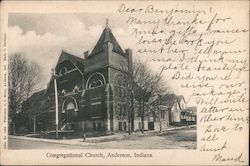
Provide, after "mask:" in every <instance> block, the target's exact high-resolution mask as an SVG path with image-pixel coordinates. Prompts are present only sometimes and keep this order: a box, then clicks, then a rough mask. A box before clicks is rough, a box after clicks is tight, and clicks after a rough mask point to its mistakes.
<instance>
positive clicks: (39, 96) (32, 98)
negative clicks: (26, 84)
mask: <svg viewBox="0 0 250 166" xmlns="http://www.w3.org/2000/svg"><path fill="white" fill-rule="evenodd" d="M44 93H45V89H43V90H41V91H38V92H35V93H33V95H31V96H30V97H29V98H28V100H29V102H36V101H41V100H42V99H44Z"/></svg>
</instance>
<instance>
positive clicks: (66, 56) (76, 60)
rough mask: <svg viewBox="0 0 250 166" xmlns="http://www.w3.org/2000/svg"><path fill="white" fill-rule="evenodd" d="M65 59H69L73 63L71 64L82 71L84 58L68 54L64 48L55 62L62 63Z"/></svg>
mask: <svg viewBox="0 0 250 166" xmlns="http://www.w3.org/2000/svg"><path fill="white" fill-rule="evenodd" d="M66 60H69V61H71V62H72V63H73V65H75V66H76V67H77V68H78V69H79V70H80V71H81V72H82V73H83V72H84V59H82V58H80V57H78V56H75V55H72V54H69V53H67V52H65V51H64V50H62V53H61V56H60V58H59V60H58V62H57V64H59V63H62V62H64V61H66Z"/></svg>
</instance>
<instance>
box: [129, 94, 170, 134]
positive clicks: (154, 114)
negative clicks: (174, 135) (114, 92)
mask: <svg viewBox="0 0 250 166" xmlns="http://www.w3.org/2000/svg"><path fill="white" fill-rule="evenodd" d="M160 101H161V98H160V96H153V97H151V98H150V99H149V101H148V102H147V103H146V108H145V110H144V112H145V117H144V130H156V131H161V130H164V129H166V128H168V127H169V113H168V111H169V110H168V108H167V107H166V106H164V105H162V104H161V103H160ZM135 104H136V105H135V109H136V111H135V113H136V115H135V119H134V130H135V131H136V130H141V129H142V120H141V116H140V115H139V113H140V112H139V111H138V108H139V106H138V103H137V102H136V101H135Z"/></svg>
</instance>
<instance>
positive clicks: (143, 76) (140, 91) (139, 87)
mask: <svg viewBox="0 0 250 166" xmlns="http://www.w3.org/2000/svg"><path fill="white" fill-rule="evenodd" d="M135 66H136V69H134V70H135V71H136V75H134V80H133V82H134V84H135V88H134V89H133V91H134V94H135V99H136V101H137V102H138V105H139V109H138V111H139V116H140V118H141V123H142V126H141V130H142V133H144V118H145V116H146V115H147V114H148V111H149V110H150V109H149V108H150V106H149V105H148V104H150V103H149V99H150V98H152V97H154V96H160V95H161V94H162V93H164V92H165V86H164V83H163V79H162V71H161V72H160V73H159V74H154V73H153V72H152V71H151V70H150V68H149V67H148V66H147V65H146V63H142V62H140V61H138V62H137V63H136V65H135Z"/></svg>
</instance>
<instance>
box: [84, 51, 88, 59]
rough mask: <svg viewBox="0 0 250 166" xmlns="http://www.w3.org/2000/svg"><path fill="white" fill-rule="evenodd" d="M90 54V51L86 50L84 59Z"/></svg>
mask: <svg viewBox="0 0 250 166" xmlns="http://www.w3.org/2000/svg"><path fill="white" fill-rule="evenodd" d="M88 56H89V51H85V52H84V59H87V58H88Z"/></svg>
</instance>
